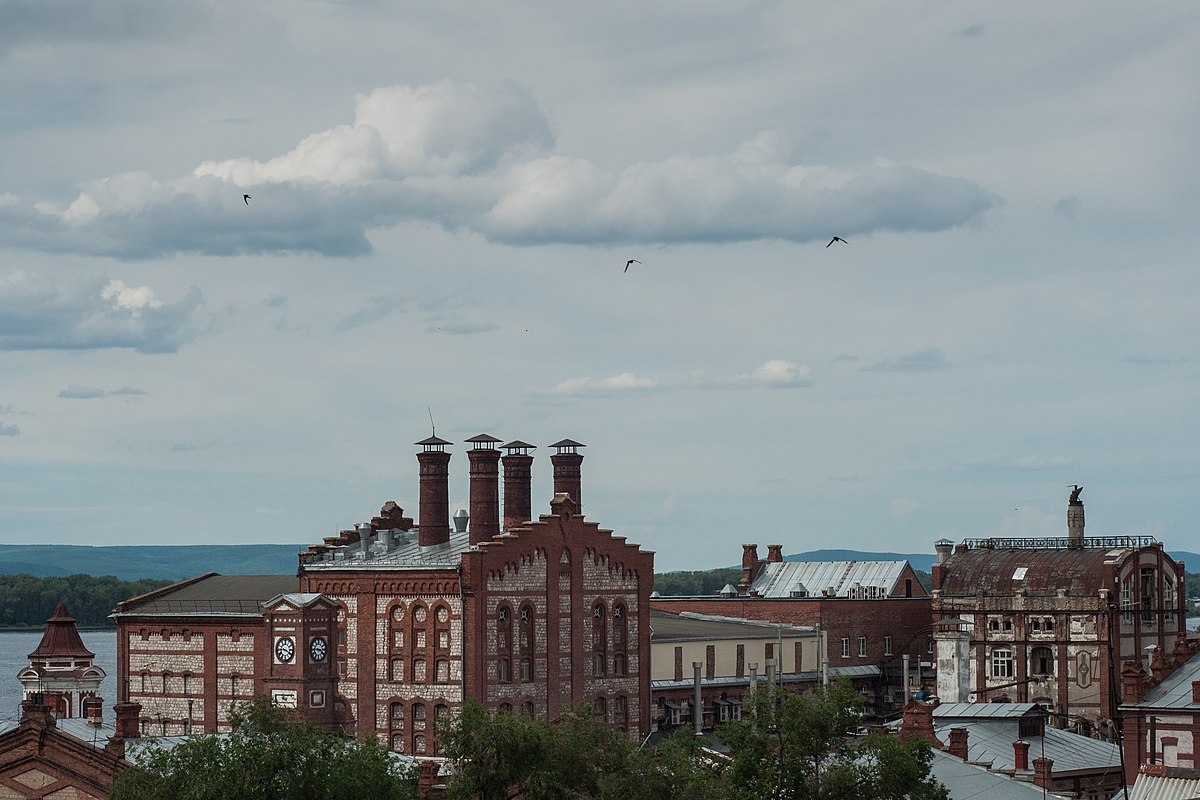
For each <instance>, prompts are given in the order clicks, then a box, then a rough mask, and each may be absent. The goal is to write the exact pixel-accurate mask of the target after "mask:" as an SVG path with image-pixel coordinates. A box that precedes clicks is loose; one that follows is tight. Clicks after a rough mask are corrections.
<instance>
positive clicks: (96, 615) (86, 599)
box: [0, 574, 174, 628]
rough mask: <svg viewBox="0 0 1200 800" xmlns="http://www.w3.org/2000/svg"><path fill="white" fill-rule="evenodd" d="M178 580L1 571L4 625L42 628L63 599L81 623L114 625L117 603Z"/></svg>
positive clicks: (1, 619)
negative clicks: (26, 573) (39, 574)
mask: <svg viewBox="0 0 1200 800" xmlns="http://www.w3.org/2000/svg"><path fill="white" fill-rule="evenodd" d="M173 582H174V581H161V580H150V579H142V580H136V581H123V580H120V579H119V578H114V577H113V576H111V575H104V576H102V577H96V576H95V575H84V574H79V575H56V576H53V577H49V578H35V577H34V576H32V575H24V574H21V575H0V628H41V627H43V626H44V625H45V624H46V620H48V619H49V618H50V616H51V615H52V614H53V613H54V608H55V606H57V605H58V604H59V602H60V601H61V602H64V603H66V604H67V609H68V610H69V611H70V612H71V616H72V617H74V618H75V623H76V624H77V625H80V626H96V625H112V624H113V621H112V620H111V619H109V618H108V615H109V614H111V613H112V612H113V609H114V608H115V607H116V605H117V603H119V602H121V601H122V600H128V599H129V598H131V597H137V596H138V595H140V594H145V593H146V592H149V591H152V590H154V589H157V588H159V587H161V586H167V585H168V584H171V583H173Z"/></svg>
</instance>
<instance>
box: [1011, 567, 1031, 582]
mask: <svg viewBox="0 0 1200 800" xmlns="http://www.w3.org/2000/svg"><path fill="white" fill-rule="evenodd" d="M1028 571H1029V567H1017V568H1016V569H1015V570H1013V576H1012V579H1013V580H1014V581H1023V580H1025V573H1026V572H1028Z"/></svg>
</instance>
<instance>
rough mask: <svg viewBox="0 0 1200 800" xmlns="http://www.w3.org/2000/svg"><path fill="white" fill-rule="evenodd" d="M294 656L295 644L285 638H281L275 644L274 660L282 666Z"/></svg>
mask: <svg viewBox="0 0 1200 800" xmlns="http://www.w3.org/2000/svg"><path fill="white" fill-rule="evenodd" d="M295 655H296V643H295V642H293V641H292V640H291V639H290V638H288V637H287V636H282V637H280V638H279V640H278V641H276V642H275V658H277V659H279V660H280V661H281V662H283V663H284V664H287V663H289V662H290V661H291V660H292V657H293V656H295Z"/></svg>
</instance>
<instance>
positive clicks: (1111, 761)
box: [933, 703, 1121, 773]
mask: <svg viewBox="0 0 1200 800" xmlns="http://www.w3.org/2000/svg"><path fill="white" fill-rule="evenodd" d="M978 705H989V704H987V703H979V704H978ZM997 705H998V704H997ZM1014 705H1015V704H1014ZM935 712H936V709H935ZM933 728H934V732H935V733H936V734H937V737H938V738H939V739H941V740H942V741H943V742H948V741H950V729H951V728H965V729H966V730H967V760H968V761H972V762H979V763H984V764H987V763H990V764H991V768H992V769H994V770H1015V769H1016V758H1015V754H1014V753H1013V742H1015V741H1017V740H1018V739H1019V740H1022V741H1026V742H1029V763H1030V766H1031V767H1032V765H1033V759H1035V758H1038V757H1040V756H1042V754H1043V753H1044V754H1045V757H1046V758H1050V759H1053V760H1054V772H1056V773H1059V772H1074V771H1076V770H1096V769H1106V768H1113V769H1120V767H1121V752H1120V750H1119V749H1118V747H1117V745H1116V744H1115V743H1113V742H1105V741H1102V740H1100V739H1092V738H1089V737H1087V736H1080V735H1079V734H1078V733H1072V732H1070V731H1064V730H1059V729H1058V728H1046V735H1045V736H1020V735H1018V730H1017V725H1016V722H1015V721H1014V720H1012V719H992V720H978V721H972V720H963V719H960V718H955V719H952V720H948V721H946V720H939V719H938V718H937V717H936V716H935V717H934V721H933ZM1031 771H1032V769H1031V770H1027V772H1031Z"/></svg>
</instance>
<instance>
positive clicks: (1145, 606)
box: [1142, 567, 1154, 622]
mask: <svg viewBox="0 0 1200 800" xmlns="http://www.w3.org/2000/svg"><path fill="white" fill-rule="evenodd" d="M1153 621H1154V568H1153V567H1148V568H1144V569H1142V622H1153Z"/></svg>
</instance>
